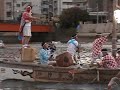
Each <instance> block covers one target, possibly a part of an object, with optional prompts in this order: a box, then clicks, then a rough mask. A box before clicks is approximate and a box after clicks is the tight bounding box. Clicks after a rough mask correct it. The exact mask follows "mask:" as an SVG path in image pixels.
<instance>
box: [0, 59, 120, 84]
mask: <svg viewBox="0 0 120 90" xmlns="http://www.w3.org/2000/svg"><path fill="white" fill-rule="evenodd" d="M119 71H120V69H102V68H90V69H87V68H84V69H83V68H82V69H81V68H73V67H57V66H56V67H53V66H43V65H40V64H31V63H19V62H4V61H0V79H1V80H5V79H20V80H25V81H39V82H63V83H108V82H109V81H110V79H111V78H112V77H114V76H115V75H116V74H117V73H118V72H119Z"/></svg>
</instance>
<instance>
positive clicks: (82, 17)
mask: <svg viewBox="0 0 120 90" xmlns="http://www.w3.org/2000/svg"><path fill="white" fill-rule="evenodd" d="M88 19H89V14H88V12H87V11H86V10H81V9H80V8H78V7H73V8H68V9H65V10H64V11H63V12H62V14H61V15H60V25H61V28H70V27H74V28H75V27H76V26H77V25H78V24H79V21H82V22H85V21H88Z"/></svg>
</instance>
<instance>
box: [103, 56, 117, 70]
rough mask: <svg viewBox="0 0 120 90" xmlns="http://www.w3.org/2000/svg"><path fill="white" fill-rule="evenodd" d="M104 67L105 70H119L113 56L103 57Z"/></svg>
mask: <svg viewBox="0 0 120 90" xmlns="http://www.w3.org/2000/svg"><path fill="white" fill-rule="evenodd" d="M102 66H103V67H104V68H109V69H114V68H117V66H118V64H117V62H116V61H115V58H114V57H113V56H112V55H106V56H104V57H103V60H102Z"/></svg>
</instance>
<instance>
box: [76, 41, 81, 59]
mask: <svg viewBox="0 0 120 90" xmlns="http://www.w3.org/2000/svg"><path fill="white" fill-rule="evenodd" d="M75 44H76V48H77V51H76V52H77V53H78V59H80V45H79V43H78V42H76V43H75Z"/></svg>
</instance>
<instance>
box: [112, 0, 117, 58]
mask: <svg viewBox="0 0 120 90" xmlns="http://www.w3.org/2000/svg"><path fill="white" fill-rule="evenodd" d="M117 5H118V0H113V29H112V55H113V56H114V57H116V50H117V43H116V40H117V32H116V31H117V22H116V20H115V17H114V11H115V10H116V6H117Z"/></svg>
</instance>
